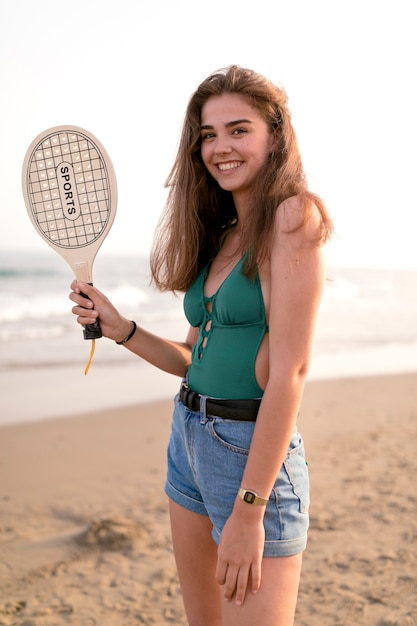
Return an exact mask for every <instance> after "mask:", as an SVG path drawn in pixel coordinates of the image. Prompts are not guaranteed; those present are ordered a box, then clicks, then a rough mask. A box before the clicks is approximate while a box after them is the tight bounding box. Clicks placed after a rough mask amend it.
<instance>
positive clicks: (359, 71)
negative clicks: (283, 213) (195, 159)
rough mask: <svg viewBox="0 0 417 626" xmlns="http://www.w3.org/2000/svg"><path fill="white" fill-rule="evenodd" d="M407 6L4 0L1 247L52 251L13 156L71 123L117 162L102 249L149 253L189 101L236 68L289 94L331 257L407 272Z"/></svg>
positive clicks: (412, 101)
mask: <svg viewBox="0 0 417 626" xmlns="http://www.w3.org/2000/svg"><path fill="white" fill-rule="evenodd" d="M414 4H415V3H414V2H413V1H412V0H349V1H347V0H286V1H281V0H257V1H256V2H254V1H253V0H240V1H239V2H231V1H228V0H210V1H208V0H201V1H200V0H117V1H116V0H114V1H110V0H72V1H71V2H70V3H68V2H58V1H57V0H37V1H36V2H35V1H34V0H3V1H2V3H1V6H0V85H1V94H2V97H1V101H0V113H1V115H0V137H1V149H0V173H1V174H0V181H1V184H0V212H1V217H2V223H3V227H2V228H1V229H0V250H1V251H7V250H10V249H12V250H34V251H36V250H38V251H45V249H46V248H48V246H46V244H45V242H44V241H43V240H42V239H41V238H40V237H39V235H38V234H37V233H36V232H35V230H34V228H33V226H32V224H31V223H30V220H29V217H28V216H27V213H26V209H25V206H24V202H23V196H22V192H21V168H22V162H23V159H24V156H25V153H26V150H27V148H28V146H29V144H30V143H31V142H32V140H33V139H34V138H35V137H36V136H37V135H38V134H39V133H41V132H42V131H44V130H46V129H48V128H50V127H53V126H57V125H61V124H71V125H76V126H81V127H82V128H85V129H87V130H89V131H90V132H92V133H93V134H94V135H95V136H96V137H98V138H99V140H100V141H101V142H102V143H103V144H104V146H105V147H106V149H107V151H108V152H109V154H110V156H111V158H112V161H113V165H114V167H115V170H116V176H117V181H118V189H119V203H118V211H117V215H116V219H115V222H114V225H113V228H112V230H111V232H110V234H109V235H108V237H107V239H106V241H105V242H104V243H103V246H102V252H103V253H104V252H132V253H147V252H148V251H149V248H150V245H151V240H152V234H153V231H154V228H155V225H156V222H157V219H158V217H159V214H160V212H161V209H162V205H163V200H164V195H165V191H164V181H165V179H166V177H167V174H168V172H169V169H170V167H171V164H172V160H173V157H174V154H175V150H176V144H177V140H178V136H179V132H180V127H181V123H182V117H183V114H184V111H185V108H186V105H187V102H188V98H189V96H190V95H191V93H192V92H193V91H194V89H195V88H196V87H197V85H198V84H199V83H200V82H201V80H203V79H204V78H206V76H207V75H208V74H210V73H211V72H212V71H213V70H215V69H218V68H220V67H224V66H226V65H230V64H231V63H237V64H239V65H242V66H245V67H249V68H251V69H254V70H256V71H259V72H261V73H263V74H265V75H266V76H268V77H269V78H271V79H272V80H273V81H274V82H276V83H278V84H280V85H282V86H284V87H285V89H286V90H287V92H288V95H289V99H290V108H291V110H292V113H293V123H294V126H295V129H296V132H297V135H298V139H299V143H300V147H301V152H302V156H303V161H304V166H305V169H306V172H307V175H308V179H309V182H310V187H311V189H312V190H313V191H315V192H316V193H318V194H319V195H321V196H322V197H323V199H324V200H325V202H326V203H327V205H328V207H329V210H330V212H331V214H332V215H333V218H334V221H335V225H336V231H337V238H335V239H334V241H333V242H332V244H331V245H330V247H329V252H328V255H329V262H330V263H332V264H334V265H344V266H362V267H407V268H412V269H417V246H416V240H417V227H416V212H417V211H416V208H417V206H416V204H417V202H416V198H415V195H414V184H415V180H416V165H417V163H416V156H415V152H416V145H417V121H416V117H417V93H416V91H417V90H416V69H415V64H416V59H417V38H416V36H415V32H414V31H415V17H414ZM49 251H50V249H49ZM99 254H100V253H99Z"/></svg>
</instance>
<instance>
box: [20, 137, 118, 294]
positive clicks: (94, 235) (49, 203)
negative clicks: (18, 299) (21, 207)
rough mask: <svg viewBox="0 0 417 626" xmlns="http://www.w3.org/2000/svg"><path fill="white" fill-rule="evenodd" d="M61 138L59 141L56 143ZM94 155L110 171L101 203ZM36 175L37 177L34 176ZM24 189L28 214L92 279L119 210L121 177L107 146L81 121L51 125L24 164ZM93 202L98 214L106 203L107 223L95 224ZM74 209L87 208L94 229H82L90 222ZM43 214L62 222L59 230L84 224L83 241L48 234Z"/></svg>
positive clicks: (78, 272)
mask: <svg viewBox="0 0 417 626" xmlns="http://www.w3.org/2000/svg"><path fill="white" fill-rule="evenodd" d="M65 137H66V139H64V138H65ZM56 138H58V142H55V145H54V139H56ZM80 138H81V141H80ZM80 143H81V145H80ZM54 150H55V151H56V152H55V153H54ZM91 152H93V155H91ZM92 157H94V158H93V159H92ZM91 160H93V161H94V162H95V163H96V164H97V165H99V168H97V169H100V170H101V173H103V172H104V173H105V179H104V180H105V181H106V184H105V187H106V188H105V189H100V194H101V196H102V198H101V200H97V202H96V201H95V200H94V198H95V196H97V190H96V189H95V182H96V181H95V180H94V171H91V169H93V170H94V168H91ZM85 164H86V166H87V167H90V172H89V171H88V170H86V171H84V165H85ZM68 166H70V167H68ZM59 168H64V169H65V168H67V169H68V172H67V171H65V172H64V171H62V172H61V173H60V172H58V170H59ZM86 174H87V175H90V176H91V178H90V180H86V178H88V176H86ZM99 175H100V174H99ZM41 176H42V177H43V180H42V178H40V177H41ZM66 177H67V178H66ZM35 178H36V180H32V179H35ZM60 179H61V180H60ZM42 185H44V189H43V188H42ZM51 185H52V187H51ZM22 189H23V196H24V199H25V204H26V209H27V212H28V215H29V217H30V219H31V222H32V224H33V226H34V227H35V229H36V230H37V231H38V233H39V234H40V236H41V237H42V239H43V240H44V241H45V242H46V243H47V244H48V245H49V246H51V248H53V249H54V250H55V252H57V253H58V254H60V255H61V256H62V257H63V258H64V259H65V261H67V263H68V264H69V265H70V266H71V268H72V270H73V272H74V274H75V277H76V278H77V279H78V280H82V281H84V282H86V283H91V284H92V275H93V264H94V259H95V257H96V255H97V252H98V250H99V248H100V246H101V244H102V243H103V241H104V239H105V238H106V236H107V235H108V233H109V230H110V228H111V226H112V224H113V221H114V218H115V215H116V209H117V182H116V176H115V172H114V168H113V164H112V161H111V159H110V157H109V155H108V153H107V152H106V150H105V148H104V146H103V145H102V144H101V142H100V141H99V140H98V139H97V138H96V137H95V136H94V135H93V134H92V133H90V132H89V131H87V130H85V129H83V128H81V127H79V126H71V125H64V126H55V127H53V128H49V129H48V130H45V131H44V132H43V133H40V134H39V135H38V136H37V137H36V138H35V139H34V140H33V141H32V143H31V144H30V146H29V148H28V150H27V152H26V156H25V159H24V161H23V168H22ZM35 190H36V191H35ZM71 194H72V195H71ZM90 200H91V202H90ZM95 202H96V204H94V203H95ZM91 203H93V207H96V209H95V210H96V211H97V214H99V213H98V212H99V211H100V209H99V208H98V207H99V205H100V204H101V206H103V203H104V205H105V207H106V208H105V210H106V212H107V215H106V220H105V222H104V224H102V223H100V224H99V223H98V222H97V223H96V224H95V223H94V220H95V215H94V208H93V209H92V208H91ZM70 210H73V211H74V212H75V213H76V214H78V215H79V216H80V217H82V213H83V211H84V212H85V214H86V215H87V218H86V219H87V220H90V227H91V229H92V231H91V232H90V233H82V231H83V230H84V231H85V229H86V227H87V228H88V226H87V225H86V224H82V225H81V226H79V227H78V226H77V225H76V224H75V221H74V219H73V214H71V219H70V218H69V217H68V215H70V214H69V211H70ZM102 212H103V211H101V213H102ZM40 213H42V214H46V216H47V220H50V223H51V224H52V223H55V224H56V225H57V232H58V230H59V224H61V225H62V226H63V230H64V229H68V228H70V229H72V230H73V231H77V228H79V232H80V233H81V236H80V237H78V233H77V232H74V237H73V239H74V241H75V240H76V239H77V237H78V240H79V241H82V242H83V243H78V245H76V244H71V243H69V244H66V243H62V241H61V240H60V239H59V237H58V235H57V237H56V239H53V238H52V236H48V234H47V233H46V232H45V229H44V228H43V227H42V226H41V223H40V221H39V214H40ZM97 214H96V216H97ZM95 226H96V230H95V231H94V227H95Z"/></svg>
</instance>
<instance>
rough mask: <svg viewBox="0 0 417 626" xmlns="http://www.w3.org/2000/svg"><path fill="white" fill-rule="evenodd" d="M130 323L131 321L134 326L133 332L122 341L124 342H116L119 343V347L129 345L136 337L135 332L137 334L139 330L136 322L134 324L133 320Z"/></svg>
mask: <svg viewBox="0 0 417 626" xmlns="http://www.w3.org/2000/svg"><path fill="white" fill-rule="evenodd" d="M130 321H131V322H132V324H133V326H132V330H131V331H130V333H129V334H128V336H127V337H125V338H124V339H122V341H116V343H117V345H118V346H124V345H125V343H127V342H128V341H129V339H132V337H133V335H134V334H135V332H136V328H137V326H136V322H134V321H133V320H130Z"/></svg>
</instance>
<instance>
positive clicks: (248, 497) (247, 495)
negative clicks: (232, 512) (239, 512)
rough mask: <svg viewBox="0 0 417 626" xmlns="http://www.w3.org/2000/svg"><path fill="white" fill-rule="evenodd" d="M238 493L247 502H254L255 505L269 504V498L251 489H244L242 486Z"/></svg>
mask: <svg viewBox="0 0 417 626" xmlns="http://www.w3.org/2000/svg"><path fill="white" fill-rule="evenodd" d="M237 495H238V496H239V498H242V500H243V502H246V503H247V504H254V505H255V506H266V505H267V504H268V500H265V498H261V497H260V496H258V494H257V493H255V492H254V491H250V489H242V487H241V488H240V489H239V491H238V492H237Z"/></svg>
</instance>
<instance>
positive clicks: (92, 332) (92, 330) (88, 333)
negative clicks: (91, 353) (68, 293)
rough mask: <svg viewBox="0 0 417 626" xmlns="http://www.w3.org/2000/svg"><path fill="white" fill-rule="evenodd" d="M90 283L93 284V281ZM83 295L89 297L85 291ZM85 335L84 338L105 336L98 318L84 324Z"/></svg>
mask: <svg viewBox="0 0 417 626" xmlns="http://www.w3.org/2000/svg"><path fill="white" fill-rule="evenodd" d="M88 284H89V285H92V284H93V283H88ZM81 295H82V296H84V298H88V296H86V295H85V293H81ZM83 335H84V339H100V337H102V336H103V333H102V332H101V328H100V322H99V321H98V320H96V321H95V322H94V324H87V325H86V326H84V330H83Z"/></svg>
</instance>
